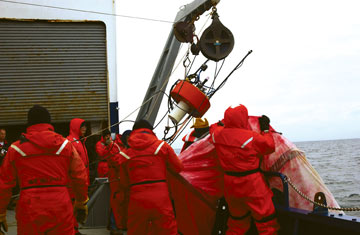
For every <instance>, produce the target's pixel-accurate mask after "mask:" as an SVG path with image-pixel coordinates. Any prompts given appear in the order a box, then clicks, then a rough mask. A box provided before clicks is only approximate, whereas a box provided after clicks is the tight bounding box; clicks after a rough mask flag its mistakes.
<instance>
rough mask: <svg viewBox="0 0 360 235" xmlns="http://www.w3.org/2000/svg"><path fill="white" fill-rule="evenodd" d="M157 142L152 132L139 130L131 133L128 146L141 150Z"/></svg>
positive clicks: (143, 129) (144, 129)
mask: <svg viewBox="0 0 360 235" xmlns="http://www.w3.org/2000/svg"><path fill="white" fill-rule="evenodd" d="M157 140H158V138H157V137H156V135H155V133H154V132H153V131H152V130H149V129H146V128H141V129H137V130H134V131H132V132H131V134H130V137H129V140H128V144H129V146H130V147H131V148H134V149H137V150H141V149H146V148H147V147H149V146H150V145H152V144H153V143H154V142H156V141H157Z"/></svg>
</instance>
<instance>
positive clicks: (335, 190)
mask: <svg viewBox="0 0 360 235" xmlns="http://www.w3.org/2000/svg"><path fill="white" fill-rule="evenodd" d="M295 145H296V146H297V147H298V148H299V149H301V150H302V151H304V152H305V155H306V157H307V159H308V161H309V162H310V163H311V165H312V166H313V167H314V168H315V170H316V171H317V172H318V173H319V174H320V176H321V178H322V179H323V181H324V182H325V185H326V186H327V187H328V188H329V190H330V192H331V193H332V194H333V195H334V197H335V199H336V200H337V202H338V203H339V205H340V206H341V207H360V139H346V140H326V141H307V142H295ZM345 213H346V214H347V215H353V216H358V217H360V211H356V212H345Z"/></svg>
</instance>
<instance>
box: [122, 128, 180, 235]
mask: <svg viewBox="0 0 360 235" xmlns="http://www.w3.org/2000/svg"><path fill="white" fill-rule="evenodd" d="M128 144H129V145H130V148H129V149H127V150H126V154H127V155H128V156H129V157H130V160H128V161H127V162H126V169H127V173H128V177H129V184H130V203H129V209H128V233H127V234H128V235H134V234H135V235H144V234H154V235H155V234H156V235H162V234H164V235H165V234H166V235H169V234H171V235H172V234H177V225H176V220H175V217H174V211H173V207H172V203H171V200H170V195H169V189H168V185H167V183H166V178H167V176H166V174H167V172H166V171H167V169H168V170H171V171H173V172H180V171H181V170H182V169H183V165H182V163H181V161H180V160H179V159H178V157H177V156H176V154H175V152H174V150H173V149H172V148H171V147H170V145H168V144H167V143H165V142H164V141H161V140H159V139H158V138H157V137H156V135H155V134H154V132H152V131H151V130H150V129H146V128H140V129H137V130H133V132H132V133H131V134H130V137H129V140H128Z"/></svg>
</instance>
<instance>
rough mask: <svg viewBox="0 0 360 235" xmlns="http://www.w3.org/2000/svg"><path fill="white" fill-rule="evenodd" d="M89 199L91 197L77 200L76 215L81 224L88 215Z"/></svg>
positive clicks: (75, 205)
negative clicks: (80, 200) (81, 200)
mask: <svg viewBox="0 0 360 235" xmlns="http://www.w3.org/2000/svg"><path fill="white" fill-rule="evenodd" d="M88 201H89V198H88V199H86V200H85V201H83V202H77V201H76V200H75V204H74V215H75V218H76V221H77V222H79V223H80V224H84V223H85V222H86V219H87V217H88V206H87V205H86V204H87V202H88Z"/></svg>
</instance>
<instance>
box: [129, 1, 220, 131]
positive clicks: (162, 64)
mask: <svg viewBox="0 0 360 235" xmlns="http://www.w3.org/2000/svg"><path fill="white" fill-rule="evenodd" d="M219 1H220V0H195V1H193V2H192V3H190V4H187V5H185V7H184V8H182V9H181V10H180V11H179V12H178V13H177V15H176V17H175V22H178V21H181V20H191V19H193V18H194V17H197V16H199V15H201V14H203V13H204V12H205V11H207V10H209V9H210V8H211V7H212V6H214V5H216V4H217V3H218V2H219ZM180 44H181V43H180V42H179V41H178V40H177V39H176V38H175V36H174V30H173V28H172V29H171V31H170V34H169V37H168V39H167V41H166V44H165V47H164V49H163V52H162V54H161V57H160V59H159V62H158V64H157V66H156V69H155V72H154V74H153V77H152V79H151V81H150V84H149V87H148V90H147V92H146V94H145V97H144V100H143V104H144V103H145V104H144V105H143V106H142V107H141V108H140V111H139V113H138V116H137V118H136V120H140V119H146V120H147V121H149V122H150V123H151V124H152V125H154V123H155V119H156V116H157V114H158V111H159V108H160V105H161V101H162V98H163V96H164V93H165V90H166V87H167V84H168V80H169V77H170V75H171V71H172V69H173V67H174V64H175V60H176V57H177V54H178V52H179V48H180Z"/></svg>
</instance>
